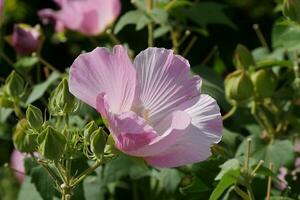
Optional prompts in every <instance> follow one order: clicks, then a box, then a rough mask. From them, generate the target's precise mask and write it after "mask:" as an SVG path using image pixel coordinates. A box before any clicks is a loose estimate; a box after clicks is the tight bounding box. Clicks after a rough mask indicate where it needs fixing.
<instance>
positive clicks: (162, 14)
mask: <svg viewBox="0 0 300 200" xmlns="http://www.w3.org/2000/svg"><path fill="white" fill-rule="evenodd" d="M150 16H151V17H152V18H153V20H154V22H155V23H157V24H165V23H166V22H167V20H168V12H167V11H165V10H164V9H158V8H154V9H153V10H152V11H151V13H150Z"/></svg>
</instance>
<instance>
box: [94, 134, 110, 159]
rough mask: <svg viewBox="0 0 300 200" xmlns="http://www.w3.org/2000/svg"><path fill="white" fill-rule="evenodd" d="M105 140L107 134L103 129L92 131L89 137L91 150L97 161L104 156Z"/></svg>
mask: <svg viewBox="0 0 300 200" xmlns="http://www.w3.org/2000/svg"><path fill="white" fill-rule="evenodd" d="M106 140H107V134H106V133H105V131H104V130H103V129H98V130H96V131H94V133H93V134H92V136H91V150H92V152H93V153H94V155H95V156H96V158H97V159H101V158H102V156H103V154H104V148H105V144H106Z"/></svg>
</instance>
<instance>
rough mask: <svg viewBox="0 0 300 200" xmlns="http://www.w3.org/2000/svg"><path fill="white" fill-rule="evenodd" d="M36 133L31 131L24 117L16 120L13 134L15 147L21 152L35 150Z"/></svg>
mask: <svg viewBox="0 0 300 200" xmlns="http://www.w3.org/2000/svg"><path fill="white" fill-rule="evenodd" d="M36 139H37V134H35V133H33V132H32V131H31V130H30V128H29V125H28V122H27V120H26V119H22V120H20V121H19V122H18V124H17V128H16V131H15V133H14V136H13V142H14V145H15V148H16V149H18V150H19V151H21V152H26V153H32V152H34V151H36V150H37V145H38V144H37V141H36Z"/></svg>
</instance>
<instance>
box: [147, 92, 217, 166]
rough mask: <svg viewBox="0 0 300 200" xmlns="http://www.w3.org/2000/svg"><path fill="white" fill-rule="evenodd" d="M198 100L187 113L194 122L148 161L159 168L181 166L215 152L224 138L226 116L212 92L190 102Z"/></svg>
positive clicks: (201, 159) (148, 158)
mask: <svg viewBox="0 0 300 200" xmlns="http://www.w3.org/2000/svg"><path fill="white" fill-rule="evenodd" d="M195 100H197V102H196V103H195V104H194V105H193V106H192V107H190V108H188V109H186V110H185V111H184V112H186V113H187V114H188V115H189V116H190V117H191V124H190V125H189V127H188V128H186V129H185V130H183V131H182V133H181V135H180V137H178V138H176V142H175V143H174V144H173V145H170V146H169V148H168V149H166V150H165V151H164V152H161V153H160V154H157V155H156V156H150V157H146V158H145V160H146V161H147V162H148V163H149V164H151V165H154V166H157V167H177V166H181V165H186V164H191V163H195V162H199V161H203V160H205V159H207V158H208V157H209V156H210V155H211V151H210V147H211V146H212V144H214V143H218V142H219V141H220V140H221V133H222V128H223V125H222V118H221V113H220V109H219V107H218V105H217V103H216V101H215V100H214V99H213V98H211V97H210V96H208V95H205V94H202V95H200V98H197V97H196V98H194V99H191V100H190V101H192V102H195Z"/></svg>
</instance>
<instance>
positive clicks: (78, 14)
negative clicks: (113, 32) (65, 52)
mask: <svg viewBox="0 0 300 200" xmlns="http://www.w3.org/2000/svg"><path fill="white" fill-rule="evenodd" d="M54 2H55V3H57V5H59V6H60V8H61V10H59V11H54V10H52V9H43V10H40V11H39V12H38V15H39V16H40V18H41V19H42V21H43V23H45V24H47V23H49V22H53V23H55V29H56V31H58V32H60V31H63V30H64V29H65V28H67V29H70V30H73V31H78V32H81V33H83V34H86V35H97V34H99V33H101V32H102V31H104V30H105V28H106V27H107V26H108V25H109V24H110V23H112V22H113V21H114V20H115V19H116V18H117V17H118V15H119V14H120V10H121V3H120V0H54Z"/></svg>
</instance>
